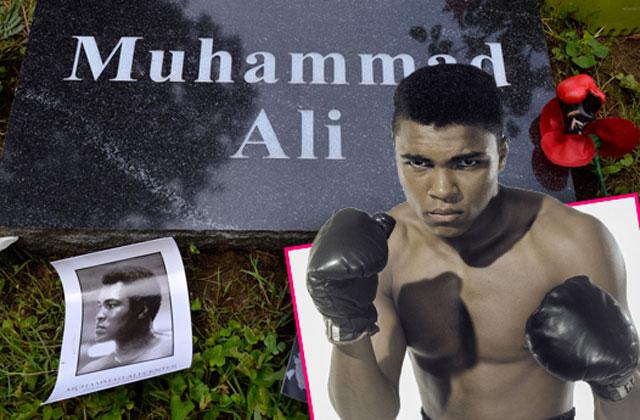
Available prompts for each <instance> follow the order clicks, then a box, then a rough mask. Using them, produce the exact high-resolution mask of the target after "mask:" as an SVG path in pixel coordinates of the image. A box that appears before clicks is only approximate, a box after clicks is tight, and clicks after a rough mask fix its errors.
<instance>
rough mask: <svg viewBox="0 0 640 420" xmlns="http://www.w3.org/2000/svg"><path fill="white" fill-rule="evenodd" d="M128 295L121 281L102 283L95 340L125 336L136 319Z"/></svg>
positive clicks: (100, 340) (116, 338)
mask: <svg viewBox="0 0 640 420" xmlns="http://www.w3.org/2000/svg"><path fill="white" fill-rule="evenodd" d="M129 297H130V293H129V290H128V288H127V286H126V285H125V284H123V283H122V282H117V283H114V284H107V285H103V287H102V288H101V289H100V294H99V297H98V313H97V314H96V330H95V331H96V341H99V342H104V341H109V340H118V339H121V338H123V337H124V336H126V334H127V332H128V330H129V327H130V324H131V323H134V322H136V321H137V320H136V317H135V314H134V311H133V310H132V308H131V306H130V303H129Z"/></svg>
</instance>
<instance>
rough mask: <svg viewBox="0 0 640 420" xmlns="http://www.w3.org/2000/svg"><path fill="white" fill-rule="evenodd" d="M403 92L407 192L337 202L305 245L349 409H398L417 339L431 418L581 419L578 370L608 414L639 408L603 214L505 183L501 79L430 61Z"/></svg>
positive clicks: (402, 159)
mask: <svg viewBox="0 0 640 420" xmlns="http://www.w3.org/2000/svg"><path fill="white" fill-rule="evenodd" d="M394 104H395V113H394V119H393V137H394V143H395V154H396V163H397V168H398V176H399V178H400V183H401V184H402V187H403V189H404V192H405V196H406V199H407V201H406V202H404V203H402V204H400V205H399V206H397V207H395V208H393V209H392V210H391V211H390V212H389V214H388V215H386V214H379V215H375V216H373V217H370V216H369V215H367V214H365V213H363V212H360V211H358V210H355V209H345V210H342V211H339V212H338V213H336V215H335V216H334V217H333V218H331V219H330V220H329V221H328V222H327V223H326V224H325V225H324V226H323V227H322V229H321V230H320V232H319V233H318V235H317V237H316V239H315V240H314V244H313V247H312V249H311V254H310V259H309V268H308V272H307V287H308V289H309V292H310V294H311V296H312V298H313V300H314V303H315V305H316V307H317V308H318V309H319V311H320V312H321V313H322V315H323V316H324V319H325V323H326V326H327V336H328V338H329V340H330V341H331V342H332V343H333V344H334V346H333V352H332V360H331V372H330V380H329V393H330V398H331V401H332V403H333V405H334V407H335V409H336V411H337V412H338V413H339V415H340V416H341V417H342V418H344V419H392V418H394V417H395V416H396V415H397V413H398V410H399V395H398V383H399V377H400V371H401V366H402V362H403V359H404V356H405V353H406V354H408V355H409V358H410V360H411V362H412V364H413V370H414V373H415V375H416V381H417V383H418V386H419V392H420V397H421V402H422V405H423V408H422V410H423V414H422V415H423V417H424V418H425V419H428V418H432V419H470V420H484V419H487V420H502V419H506V420H515V419H571V418H573V409H572V395H573V382H574V381H577V380H585V381H587V382H588V383H589V384H590V385H591V387H592V389H593V391H594V397H595V407H596V419H598V420H602V419H616V420H624V419H637V418H640V417H639V416H640V414H639V413H640V391H638V390H637V387H636V389H634V388H633V383H634V378H635V380H637V376H638V373H637V371H636V366H637V363H638V338H637V334H636V332H635V330H634V327H633V325H632V323H631V321H630V318H629V315H628V308H627V303H626V285H625V284H626V283H625V268H624V262H623V260H622V257H621V255H620V252H619V250H618V248H617V245H616V243H615V241H614V239H613V238H612V237H611V234H610V233H609V232H608V231H607V229H606V228H605V227H604V226H603V225H602V224H601V223H600V222H599V221H597V220H596V219H594V218H593V217H591V216H588V215H585V214H583V213H580V212H578V211H576V210H573V209H571V208H570V207H567V206H565V205H563V204H562V203H560V202H558V201H556V200H555V199H553V198H551V197H549V196H546V195H543V194H539V193H535V192H531V191H524V190H519V189H514V188H508V187H505V186H502V185H500V184H499V183H498V173H499V172H500V171H501V170H502V169H503V168H504V166H505V163H506V158H507V152H508V145H507V142H506V140H505V139H504V138H503V136H502V111H501V106H500V100H499V97H498V91H497V88H496V87H495V84H494V82H493V79H492V78H491V77H490V76H488V75H487V74H485V73H484V72H482V71H480V70H478V69H476V68H474V67H471V66H465V65H458V64H455V65H448V64H447V65H437V66H434V67H428V68H423V69H419V70H417V71H416V72H415V73H413V74H412V75H411V76H409V77H408V78H406V79H405V80H403V81H402V82H401V83H400V85H399V86H398V89H397V91H396V94H395V98H394ZM387 237H388V242H387ZM378 273H379V274H378ZM417 409H418V408H417Z"/></svg>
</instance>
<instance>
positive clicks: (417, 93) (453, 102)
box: [392, 64, 503, 139]
mask: <svg viewBox="0 0 640 420" xmlns="http://www.w3.org/2000/svg"><path fill="white" fill-rule="evenodd" d="M393 104H394V112H393V119H392V130H393V133H394V134H395V132H396V130H397V124H398V121H400V120H401V119H406V120H411V121H414V122H417V123H420V124H424V125H432V124H433V125H434V126H435V127H437V128H440V127H444V126H446V125H450V124H460V125H473V126H479V127H482V128H484V129H486V130H487V131H489V132H490V133H492V134H495V136H496V138H498V139H502V138H503V134H502V130H503V112H502V105H501V101H500V93H499V91H498V88H497V87H496V84H495V81H494V79H493V77H492V76H490V75H489V74H487V73H486V72H484V71H482V70H480V69H479V68H477V67H475V66H472V65H468V64H437V65H435V66H427V67H422V68H419V69H417V70H416V71H415V72H413V73H411V74H410V75H409V76H407V77H406V78H404V79H403V80H402V81H401V82H400V84H399V85H398V87H397V88H396V92H395V94H394V97H393Z"/></svg>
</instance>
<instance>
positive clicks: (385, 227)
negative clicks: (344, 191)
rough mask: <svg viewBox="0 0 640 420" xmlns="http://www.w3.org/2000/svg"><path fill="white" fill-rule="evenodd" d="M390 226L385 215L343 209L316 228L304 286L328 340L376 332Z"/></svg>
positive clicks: (351, 337)
mask: <svg viewBox="0 0 640 420" xmlns="http://www.w3.org/2000/svg"><path fill="white" fill-rule="evenodd" d="M394 226H395V220H393V218H392V217H391V216H388V215H386V214H382V213H380V214H376V215H374V216H369V215H368V214H367V213H364V212H362V211H360V210H356V209H351V208H347V209H343V210H340V211H339V212H337V213H336V214H335V215H334V216H333V217H332V218H331V219H329V220H328V221H327V222H326V223H325V224H324V225H323V226H322V228H320V231H319V232H318V235H317V236H316V238H315V239H314V241H313V246H312V247H311V253H310V255H309V266H308V268H307V289H308V290H309V294H310V295H311V298H312V299H313V302H314V304H315V305H316V307H317V308H318V311H320V313H321V314H322V316H323V317H324V319H325V325H326V328H327V331H326V332H327V337H328V338H329V341H331V342H333V343H340V342H345V341H350V340H355V339H356V338H358V337H360V336H361V335H363V334H365V333H367V334H369V335H372V334H375V333H376V332H378V326H377V325H376V320H377V317H378V314H377V312H376V308H375V306H374V305H373V300H374V298H375V297H376V290H377V288H378V273H379V272H380V271H382V269H383V268H384V267H385V265H386V264H387V258H388V254H389V251H388V247H387V239H388V237H389V235H391V232H392V231H393V228H394Z"/></svg>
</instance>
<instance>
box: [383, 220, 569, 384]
mask: <svg viewBox="0 0 640 420" xmlns="http://www.w3.org/2000/svg"><path fill="white" fill-rule="evenodd" d="M532 230H533V229H532ZM534 236H535V231H533V233H531V232H530V233H528V234H527V235H525V236H523V237H522V239H521V240H519V241H518V242H517V243H516V244H515V245H514V246H513V247H512V248H511V249H510V250H509V251H508V252H506V253H504V254H503V255H501V256H500V258H498V259H496V260H495V261H494V262H493V263H492V264H491V265H489V266H486V267H472V266H469V265H467V264H466V263H465V262H464V261H463V260H462V259H461V258H460V256H459V255H458V254H457V253H456V251H455V249H453V248H451V247H448V246H447V245H446V244H442V243H441V244H437V246H434V244H433V243H432V242H430V243H423V242H422V241H426V240H428V239H427V238H422V237H420V236H419V235H416V236H415V237H412V238H409V243H410V246H407V247H404V249H403V252H401V253H397V254H395V255H394V260H393V263H392V264H390V267H389V268H390V270H391V273H390V274H391V276H390V277H391V278H392V279H393V282H392V286H391V288H390V289H391V293H392V298H393V301H394V303H395V306H396V311H397V313H398V317H399V319H400V322H401V325H402V328H403V330H404V334H405V337H406V339H407V345H408V347H409V349H410V351H412V352H413V354H414V356H415V358H416V360H417V361H418V363H420V361H422V362H423V364H424V365H423V366H421V367H423V368H424V369H425V370H428V371H434V370H435V371H434V373H436V374H437V373H438V372H437V371H438V369H443V368H444V369H447V370H448V371H449V372H448V373H455V372H456V371H461V370H464V369H467V368H470V367H471V366H473V365H474V364H476V363H478V362H480V361H486V362H490V363H510V362H513V361H517V360H522V359H524V358H526V357H527V353H526V351H525V350H524V347H523V344H524V329H525V324H526V321H527V318H528V317H529V315H530V314H531V313H532V312H533V311H534V310H535V308H536V307H537V306H538V304H539V303H540V301H541V300H542V298H543V296H544V294H545V293H546V292H547V291H549V290H550V289H551V288H553V287H554V286H556V285H557V284H559V283H560V282H561V278H560V277H559V272H558V269H557V268H556V267H555V266H554V264H550V263H549V261H548V259H547V252H548V251H547V250H545V249H540V247H539V246H538V244H537V243H536V241H535V240H534V239H532V237H534ZM443 361H446V363H443Z"/></svg>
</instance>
